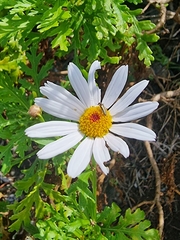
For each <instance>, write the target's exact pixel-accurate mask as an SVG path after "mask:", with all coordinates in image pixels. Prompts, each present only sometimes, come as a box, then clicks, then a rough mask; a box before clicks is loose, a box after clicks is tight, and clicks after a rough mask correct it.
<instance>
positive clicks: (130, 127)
mask: <svg viewBox="0 0 180 240" xmlns="http://www.w3.org/2000/svg"><path fill="white" fill-rule="evenodd" d="M110 131H111V132H113V133H115V134H118V135H120V136H123V137H128V138H134V139H138V140H142V141H155V138H156V134H155V133H154V132H153V131H152V130H151V129H149V128H147V127H144V126H142V125H139V124H137V123H121V124H113V125H112V127H111V128H110Z"/></svg>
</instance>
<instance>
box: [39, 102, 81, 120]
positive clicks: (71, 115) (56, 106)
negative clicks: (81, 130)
mask: <svg viewBox="0 0 180 240" xmlns="http://www.w3.org/2000/svg"><path fill="white" fill-rule="evenodd" d="M35 103H36V104H37V105H38V106H39V107H41V108H42V110H43V111H45V112H46V113H49V114H51V115H52V116H55V117H58V118H62V119H68V120H75V121H78V120H79V118H80V114H79V112H77V111H76V109H74V110H72V109H71V108H69V107H67V106H64V105H63V104H61V103H58V102H55V101H53V100H50V99H46V98H36V99H35Z"/></svg>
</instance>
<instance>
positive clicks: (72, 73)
mask: <svg viewBox="0 0 180 240" xmlns="http://www.w3.org/2000/svg"><path fill="white" fill-rule="evenodd" d="M68 76H69V80H70V82H71V85H72V87H73V89H74V91H75V92H76V94H77V96H78V98H79V99H80V100H81V102H82V103H83V104H84V105H85V106H86V107H90V106H91V94H90V90H89V86H88V83H87V81H86V79H85V78H84V77H83V75H82V73H81V71H80V70H79V68H78V67H77V66H76V65H75V64H74V63H69V66H68Z"/></svg>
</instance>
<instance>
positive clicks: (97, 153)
mask: <svg viewBox="0 0 180 240" xmlns="http://www.w3.org/2000/svg"><path fill="white" fill-rule="evenodd" d="M93 155H94V159H95V161H96V162H97V164H98V165H99V166H100V168H101V170H102V171H103V172H104V174H108V172H109V168H108V167H106V166H104V164H103V162H107V161H109V160H110V159H111V157H110V154H109V151H108V149H107V147H106V145H105V141H104V139H103V138H95V140H94V145H93Z"/></svg>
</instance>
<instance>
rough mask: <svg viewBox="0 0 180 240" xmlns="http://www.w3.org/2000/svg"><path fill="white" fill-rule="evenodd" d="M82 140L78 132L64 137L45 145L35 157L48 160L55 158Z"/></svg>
mask: <svg viewBox="0 0 180 240" xmlns="http://www.w3.org/2000/svg"><path fill="white" fill-rule="evenodd" d="M82 138H83V135H82V134H81V133H80V132H78V131H77V132H74V133H71V134H69V135H66V136H65V137H62V138H60V139H58V140H56V141H54V142H51V143H49V144H47V145H46V146H45V147H43V148H42V149H41V150H40V151H39V152H38V153H37V156H38V158H39V159H48V158H52V157H55V156H57V155H59V154H61V153H63V152H65V151H67V150H68V149H70V148H72V147H74V146H75V145H76V144H77V143H78V142H80V141H81V139H82Z"/></svg>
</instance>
